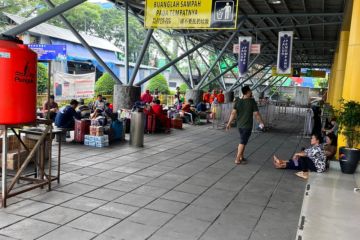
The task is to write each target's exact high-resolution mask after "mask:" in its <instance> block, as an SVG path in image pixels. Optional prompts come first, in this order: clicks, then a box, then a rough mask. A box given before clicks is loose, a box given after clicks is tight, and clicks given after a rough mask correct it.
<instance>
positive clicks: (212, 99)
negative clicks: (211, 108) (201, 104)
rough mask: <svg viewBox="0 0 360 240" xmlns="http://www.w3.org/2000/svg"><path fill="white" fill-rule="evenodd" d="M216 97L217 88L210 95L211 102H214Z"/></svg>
mask: <svg viewBox="0 0 360 240" xmlns="http://www.w3.org/2000/svg"><path fill="white" fill-rule="evenodd" d="M215 98H217V94H216V90H213V93H212V94H211V96H210V104H212V103H213V102H214V100H215Z"/></svg>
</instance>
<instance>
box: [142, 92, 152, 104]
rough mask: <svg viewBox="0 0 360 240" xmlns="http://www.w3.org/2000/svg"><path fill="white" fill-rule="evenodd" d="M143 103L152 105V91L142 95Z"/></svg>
mask: <svg viewBox="0 0 360 240" xmlns="http://www.w3.org/2000/svg"><path fill="white" fill-rule="evenodd" d="M141 101H142V102H143V103H151V102H152V101H153V97H152V96H151V94H150V90H146V91H145V92H144V93H143V94H142V95H141Z"/></svg>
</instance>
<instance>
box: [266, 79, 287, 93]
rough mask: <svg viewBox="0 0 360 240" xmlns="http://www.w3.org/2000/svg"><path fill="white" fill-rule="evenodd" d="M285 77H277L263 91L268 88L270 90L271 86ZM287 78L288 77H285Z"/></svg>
mask: <svg viewBox="0 0 360 240" xmlns="http://www.w3.org/2000/svg"><path fill="white" fill-rule="evenodd" d="M283 78H284V76H282V77H280V78H279V79H275V80H274V82H273V83H271V84H269V85H268V86H267V87H266V88H265V89H264V90H263V92H265V91H266V90H268V89H269V88H271V87H272V86H274V85H275V84H276V83H278V82H279V81H281V80H282V79H283ZM285 80H286V79H285Z"/></svg>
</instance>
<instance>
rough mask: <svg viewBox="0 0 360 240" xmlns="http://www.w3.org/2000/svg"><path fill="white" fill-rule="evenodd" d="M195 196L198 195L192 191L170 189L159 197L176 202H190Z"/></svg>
mask: <svg viewBox="0 0 360 240" xmlns="http://www.w3.org/2000/svg"><path fill="white" fill-rule="evenodd" d="M197 196H198V195H195V194H192V193H186V192H179V191H170V192H168V193H166V194H165V195H163V196H161V198H163V199H167V200H172V201H177V202H183V203H191V202H192V201H193V200H194V199H195V198H196V197H197Z"/></svg>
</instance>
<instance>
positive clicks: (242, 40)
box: [238, 37, 252, 77]
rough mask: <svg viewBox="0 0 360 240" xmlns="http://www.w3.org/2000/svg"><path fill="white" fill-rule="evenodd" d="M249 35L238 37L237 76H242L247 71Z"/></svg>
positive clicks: (249, 48)
mask: <svg viewBox="0 0 360 240" xmlns="http://www.w3.org/2000/svg"><path fill="white" fill-rule="evenodd" d="M251 41H252V38H251V37H239V63H238V64H239V76H240V77H243V76H245V75H246V73H247V72H248V68H249V59H250V50H251Z"/></svg>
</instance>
